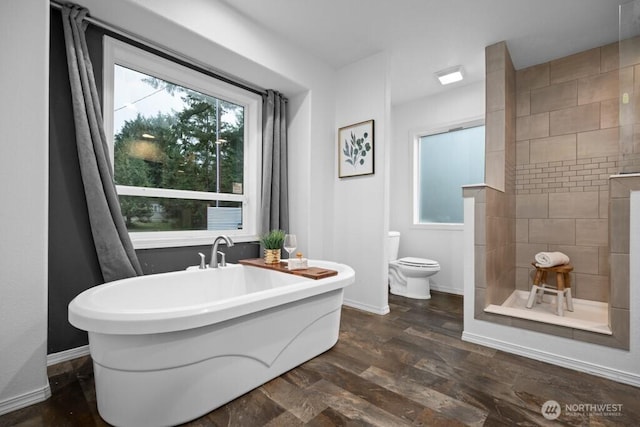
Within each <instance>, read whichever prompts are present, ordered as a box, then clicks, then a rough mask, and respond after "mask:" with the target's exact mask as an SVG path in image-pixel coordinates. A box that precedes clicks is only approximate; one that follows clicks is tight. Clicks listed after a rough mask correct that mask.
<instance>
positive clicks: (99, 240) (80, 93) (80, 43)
mask: <svg viewBox="0 0 640 427" xmlns="http://www.w3.org/2000/svg"><path fill="white" fill-rule="evenodd" d="M87 14H88V11H87V10H86V9H84V8H81V7H79V6H75V5H65V6H63V7H62V22H63V26H64V38H65V47H66V51H67V63H68V65H69V82H70V83H71V97H72V102H73V118H74V123H75V128H76V144H77V148H78V158H79V161H80V172H81V175H82V182H83V185H84V192H85V195H86V199H87V211H88V215H89V222H90V224H91V233H92V235H93V241H94V244H95V247H96V254H97V256H98V261H99V263H100V268H101V270H102V277H103V279H104V281H105V282H110V281H113V280H118V279H123V278H126V277H132V276H138V275H142V269H141V268H140V263H139V262H138V258H137V257H136V253H135V251H134V249H133V245H132V244H131V239H130V238H129V233H128V232H127V228H126V225H125V223H124V218H123V217H122V213H121V211H120V202H119V201H118V195H117V193H116V188H115V185H114V182H113V175H112V173H113V172H112V171H113V169H112V167H111V162H110V160H109V149H108V146H107V139H106V137H105V133H104V129H103V126H102V111H101V108H100V99H99V97H98V91H97V88H96V83H95V78H94V74H93V66H92V65H91V61H90V59H89V53H88V49H87V43H86V40H85V30H86V27H87V22H86V21H85V17H86V16H87ZM52 226H55V224H52Z"/></svg>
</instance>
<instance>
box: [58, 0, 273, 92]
mask: <svg viewBox="0 0 640 427" xmlns="http://www.w3.org/2000/svg"><path fill="white" fill-rule="evenodd" d="M49 3H50V5H51V7H52V8H54V9H58V10H62V6H63V5H62V3H58V2H56V1H54V0H50V1H49ZM85 20H86V21H87V22H89V23H91V24H93V25H95V26H97V27H100V28H102V29H104V30H107V31H110V32H112V33H115V34H118V35H119V36H122V37H125V38H127V39H129V40H131V41H134V42H136V43H140V44H142V45H144V46H146V47H148V48H150V49H153V50H156V51H158V52H161V53H163V54H165V55H168V56H171V57H173V58H175V59H177V60H178V61H182V62H184V63H186V64H189V65H191V66H192V67H196V68H199V69H201V70H203V71H206V73H208V74H209V75H211V77H214V78H216V79H218V80H222V81H223V82H225V83H229V84H231V85H234V86H236V87H239V88H241V89H244V90H248V91H249V92H252V93H255V94H257V95H261V96H262V95H266V93H267V92H266V90H264V89H261V88H257V87H255V86H251V85H250V84H248V83H244V82H241V81H238V80H237V79H234V78H232V77H229V76H226V75H224V74H221V72H220V71H219V70H216V69H214V68H213V67H211V66H210V65H207V64H204V63H203V62H201V61H198V60H196V59H194V58H191V57H189V56H186V55H184V54H182V53H179V52H177V51H175V50H173V49H171V48H168V47H166V46H162V45H159V44H157V43H155V42H152V41H151V40H149V39H146V38H144V37H140V36H138V35H136V34H133V33H131V32H129V31H127V30H123V29H122V28H119V27H116V26H114V25H111V24H109V23H107V22H104V21H102V20H100V19H96V18H93V17H91V16H87V17H86V18H85Z"/></svg>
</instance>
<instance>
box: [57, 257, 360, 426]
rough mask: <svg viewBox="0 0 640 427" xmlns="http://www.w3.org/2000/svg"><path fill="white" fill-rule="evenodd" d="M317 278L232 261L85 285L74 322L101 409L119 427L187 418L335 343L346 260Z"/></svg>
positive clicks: (72, 308)
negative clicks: (83, 335)
mask: <svg viewBox="0 0 640 427" xmlns="http://www.w3.org/2000/svg"><path fill="white" fill-rule="evenodd" d="M310 266H317V267H322V268H328V269H332V270H337V271H338V275H337V276H333V277H328V278H325V279H320V280H312V279H306V278H302V277H299V276H295V275H291V274H287V273H281V272H276V271H272V270H267V269H262V268H256V267H250V266H243V265H236V264H228V265H227V267H220V268H218V269H206V270H187V271H180V272H172V273H164V274H155V275H148V276H141V277H136V278H131V279H124V280H118V281H115V282H111V283H106V284H104V285H100V286H96V287H94V288H91V289H88V290H86V291H84V292H83V293H81V294H80V295H78V296H77V297H76V298H75V299H74V300H73V301H71V303H70V304H69V322H71V324H72V325H74V326H75V327H77V328H79V329H83V330H86V331H88V332H89V349H90V352H91V357H92V359H93V368H94V375H95V384H96V398H97V402H98V411H99V412H100V415H101V416H102V417H103V418H104V419H105V420H106V421H107V422H109V423H111V424H114V425H117V426H146V425H149V426H161V425H175V424H180V423H183V422H186V421H189V420H192V419H194V418H197V417H199V416H202V415H204V414H206V413H207V412H210V411H211V410H213V409H215V408H217V407H219V406H221V405H223V404H225V403H227V402H229V401H231V400H233V399H235V398H236V397H238V396H240V395H242V394H244V393H246V392H248V391H250V390H252V389H254V388H255V387H258V386H260V385H262V384H264V383H265V382H267V381H269V380H271V379H272V378H275V377H277V376H278V375H280V374H282V373H284V372H286V371H288V370H290V369H292V368H294V367H296V366H298V365H300V364H301V363H303V362H305V361H307V360H309V359H311V358H313V357H315V356H317V355H319V354H320V353H323V352H324V351H326V350H328V349H330V348H331V347H333V345H334V344H335V343H336V342H337V340H338V332H339V327H340V308H341V306H342V299H343V288H344V287H345V286H347V285H349V284H351V283H352V282H353V281H354V278H355V274H354V271H353V270H352V269H351V268H350V267H348V266H346V265H344V264H337V263H331V262H325V261H310Z"/></svg>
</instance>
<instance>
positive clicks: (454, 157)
mask: <svg viewBox="0 0 640 427" xmlns="http://www.w3.org/2000/svg"><path fill="white" fill-rule="evenodd" d="M414 166H415V167H414V170H415V177H414V179H415V184H414V189H415V191H414V223H416V224H433V223H436V224H460V223H462V222H464V219H463V199H462V189H461V187H462V186H463V185H469V184H479V183H482V182H484V125H481V124H480V125H479V124H478V123H477V122H474V123H470V124H466V125H465V126H463V127H458V128H456V129H453V130H447V131H442V132H434V133H426V134H421V135H417V136H416V138H415V149H414Z"/></svg>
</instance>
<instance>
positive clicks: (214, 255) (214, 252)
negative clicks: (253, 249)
mask: <svg viewBox="0 0 640 427" xmlns="http://www.w3.org/2000/svg"><path fill="white" fill-rule="evenodd" d="M221 241H224V243H225V244H226V245H227V247H231V246H233V240H231V239H230V238H229V236H218V237H216V240H214V241H213V246H212V247H211V261H210V262H209V268H218V254H219V253H221V254H222V259H223V262H222V263H221V264H220V266H221V267H225V266H226V262H224V253H222V252H219V251H218V244H220V242H221Z"/></svg>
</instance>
